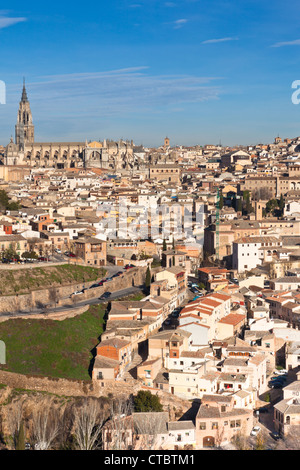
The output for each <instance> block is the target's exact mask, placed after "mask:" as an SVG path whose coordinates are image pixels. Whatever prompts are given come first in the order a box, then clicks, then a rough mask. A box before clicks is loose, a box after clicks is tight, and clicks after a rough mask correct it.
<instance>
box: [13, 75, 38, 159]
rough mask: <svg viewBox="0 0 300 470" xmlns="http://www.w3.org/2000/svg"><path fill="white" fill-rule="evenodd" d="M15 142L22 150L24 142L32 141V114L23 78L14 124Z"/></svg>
mask: <svg viewBox="0 0 300 470" xmlns="http://www.w3.org/2000/svg"><path fill="white" fill-rule="evenodd" d="M15 129H16V142H15V143H16V144H17V145H18V146H19V149H20V150H24V146H25V145H26V144H33V143H34V125H33V124H32V114H31V109H30V104H29V101H28V97H27V92H26V87H25V80H24V82H23V91H22V97H21V101H20V104H19V112H18V119H17V124H16V128H15Z"/></svg>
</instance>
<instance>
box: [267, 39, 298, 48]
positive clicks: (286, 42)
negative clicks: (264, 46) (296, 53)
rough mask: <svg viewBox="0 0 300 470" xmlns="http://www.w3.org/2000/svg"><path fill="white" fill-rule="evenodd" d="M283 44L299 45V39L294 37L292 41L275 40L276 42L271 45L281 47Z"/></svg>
mask: <svg viewBox="0 0 300 470" xmlns="http://www.w3.org/2000/svg"><path fill="white" fill-rule="evenodd" d="M283 46H300V39H295V40H294V41H285V42H277V43H276V44H273V45H272V46H271V47H283Z"/></svg>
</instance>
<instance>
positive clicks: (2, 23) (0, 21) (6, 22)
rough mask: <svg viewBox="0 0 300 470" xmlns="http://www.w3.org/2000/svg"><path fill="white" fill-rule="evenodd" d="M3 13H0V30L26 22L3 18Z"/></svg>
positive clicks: (19, 19)
mask: <svg viewBox="0 0 300 470" xmlns="http://www.w3.org/2000/svg"><path fill="white" fill-rule="evenodd" d="M3 13H4V12H0V29H3V28H7V27H8V26H12V25H14V24H17V23H22V22H24V21H26V18H13V17H9V16H3Z"/></svg>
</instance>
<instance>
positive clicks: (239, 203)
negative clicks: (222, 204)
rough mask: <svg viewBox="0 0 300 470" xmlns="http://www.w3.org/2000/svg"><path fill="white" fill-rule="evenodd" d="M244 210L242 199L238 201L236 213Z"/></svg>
mask: <svg viewBox="0 0 300 470" xmlns="http://www.w3.org/2000/svg"><path fill="white" fill-rule="evenodd" d="M242 210H243V202H242V199H241V198H240V199H237V200H236V211H237V212H242Z"/></svg>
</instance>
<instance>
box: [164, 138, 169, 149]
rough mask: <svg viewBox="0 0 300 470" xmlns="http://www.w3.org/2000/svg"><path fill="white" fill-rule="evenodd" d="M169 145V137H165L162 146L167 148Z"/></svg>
mask: <svg viewBox="0 0 300 470" xmlns="http://www.w3.org/2000/svg"><path fill="white" fill-rule="evenodd" d="M169 147H170V139H169V137H166V138H165V142H164V148H165V149H167V148H169Z"/></svg>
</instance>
